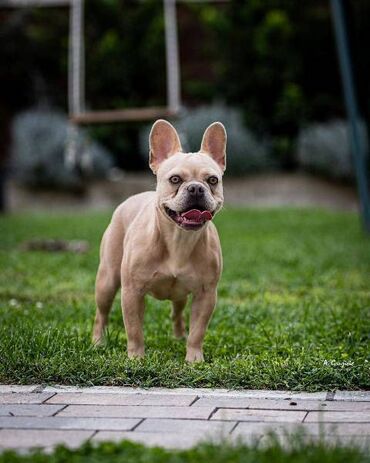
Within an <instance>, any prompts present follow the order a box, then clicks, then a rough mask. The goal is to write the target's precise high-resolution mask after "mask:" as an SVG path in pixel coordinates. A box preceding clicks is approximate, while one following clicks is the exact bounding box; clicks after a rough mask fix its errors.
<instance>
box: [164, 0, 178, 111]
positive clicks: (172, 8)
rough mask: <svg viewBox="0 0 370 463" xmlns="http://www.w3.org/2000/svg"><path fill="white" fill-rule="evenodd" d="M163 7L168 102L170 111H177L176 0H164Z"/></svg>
mask: <svg viewBox="0 0 370 463" xmlns="http://www.w3.org/2000/svg"><path fill="white" fill-rule="evenodd" d="M163 8H164V22H165V40H166V65H167V102H168V103H167V104H168V106H169V109H170V111H173V112H175V113H176V112H178V111H179V110H180V107H181V95H180V85H181V84H180V65H179V47H178V38H177V16H176V0H163Z"/></svg>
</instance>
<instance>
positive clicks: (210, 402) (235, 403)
mask: <svg viewBox="0 0 370 463" xmlns="http://www.w3.org/2000/svg"><path fill="white" fill-rule="evenodd" d="M198 407H199V408H201V407H219V408H220V407H222V408H250V409H252V408H253V409H254V408H255V409H266V410H268V409H271V410H306V411H309V410H348V411H351V410H353V411H355V410H358V411H361V410H370V402H349V401H342V402H339V401H338V402H335V401H322V400H299V399H297V400H293V399H292V400H284V399H253V398H250V399H248V398H242V397H230V398H227V397H201V398H200V399H198V400H197V401H196V402H195V403H194V404H193V405H192V406H191V408H198Z"/></svg>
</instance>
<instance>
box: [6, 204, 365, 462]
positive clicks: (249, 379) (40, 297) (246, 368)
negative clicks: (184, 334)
mask: <svg viewBox="0 0 370 463" xmlns="http://www.w3.org/2000/svg"><path fill="white" fill-rule="evenodd" d="M108 221H109V215H108V214H101V213H100V214H97V213H95V214H86V215H78V216H77V215H66V216H59V215H52V214H50V215H48V216H46V215H43V216H41V215H40V216H31V215H22V216H9V217H3V218H1V219H0V382H1V383H18V384H27V383H59V384H61V383H63V384H80V385H93V384H94V385H133V386H142V387H150V386H167V387H179V386H188V387H227V388H256V389H260V388H271V389H295V390H297V389H304V390H308V391H318V390H334V389H360V388H362V389H369V387H370V358H369V351H370V347H369V346H370V343H369V333H370V291H369V282H370V278H369V277H370V241H369V239H368V238H366V237H365V236H364V235H363V233H362V231H361V229H360V225H359V222H358V218H357V216H355V215H354V214H350V213H331V212H324V211H318V210H293V209H290V210H289V209H277V210H270V211H266V210H242V209H229V210H225V211H223V212H222V213H221V214H220V216H219V217H218V218H217V226H218V229H219V233H220V236H221V241H222V246H223V254H224V273H223V277H222V281H221V283H220V285H219V301H218V305H217V309H216V311H215V314H214V317H213V319H212V322H211V324H210V327H209V330H208V332H207V335H206V340H205V358H206V362H205V363H204V364H201V365H188V364H186V363H184V356H185V344H184V343H183V342H179V341H176V340H175V339H174V338H173V336H172V328H171V322H170V304H169V303H167V302H164V303H163V302H159V301H156V300H154V299H150V298H148V305H147V311H146V315H145V338H146V352H147V354H146V358H145V359H144V360H142V361H132V360H128V359H127V356H126V352H125V348H126V337H125V333H124V330H123V327H122V316H121V311H120V307H119V300H118V299H117V300H116V302H115V306H114V309H113V311H112V316H111V323H110V331H109V336H108V342H107V345H106V346H105V347H103V348H101V349H94V348H93V347H92V346H91V344H90V335H91V329H92V321H93V316H94V297H93V292H94V291H93V288H94V278H95V272H96V269H97V265H98V246H99V240H100V237H101V235H102V232H103V230H104V228H105V227H106V225H107V223H108ZM32 237H58V238H67V239H87V240H88V241H89V243H90V245H91V249H90V251H89V252H88V253H87V254H84V255H76V254H71V253H45V252H37V251H28V252H26V251H22V250H21V249H20V247H19V245H20V243H22V242H23V241H24V240H26V239H30V238H32ZM187 310H189V309H187ZM184 461H185V460H184Z"/></svg>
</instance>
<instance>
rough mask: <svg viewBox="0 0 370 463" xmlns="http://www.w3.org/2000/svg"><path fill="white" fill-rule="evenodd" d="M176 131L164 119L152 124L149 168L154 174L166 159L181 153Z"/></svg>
mask: <svg viewBox="0 0 370 463" xmlns="http://www.w3.org/2000/svg"><path fill="white" fill-rule="evenodd" d="M181 150H182V148H181V143H180V139H179V136H178V135H177V132H176V129H175V128H174V127H173V125H171V124H170V123H169V122H167V121H165V120H164V119H159V120H158V121H156V122H154V124H153V127H152V130H151V131H150V135H149V166H150V168H151V169H152V171H153V173H154V174H156V173H157V170H158V167H159V165H160V164H161V162H163V161H164V160H165V159H167V158H168V157H170V156H172V155H173V154H175V153H178V152H179V151H181Z"/></svg>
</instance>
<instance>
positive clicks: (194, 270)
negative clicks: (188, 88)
mask: <svg viewBox="0 0 370 463" xmlns="http://www.w3.org/2000/svg"><path fill="white" fill-rule="evenodd" d="M226 138H227V136H226V131H225V128H224V126H223V125H222V124H221V123H220V122H214V123H213V124H211V125H210V126H209V127H208V128H207V130H206V131H205V133H204V135H203V139H202V143H201V148H200V151H199V152H197V153H184V152H183V151H182V148H181V143H180V139H179V136H178V134H177V132H176V130H175V128H174V127H173V126H172V125H171V124H170V123H169V122H167V121H165V120H158V121H156V122H155V123H154V125H153V127H152V130H151V132H150V136H149V146H150V153H149V158H150V159H149V165H150V168H151V170H152V171H153V173H154V174H155V175H156V177H157V187H156V191H147V192H145V193H140V194H137V195H134V196H132V197H130V198H128V199H127V200H126V201H124V202H123V203H122V204H121V205H120V206H118V208H117V209H116V210H115V212H114V213H113V217H112V220H111V222H110V224H109V226H108V228H107V229H106V231H105V233H104V235H103V238H102V242H101V248H100V265H99V268H98V272H97V277H96V305H97V310H96V318H95V325H94V331H93V342H94V343H95V344H99V343H100V342H101V341H102V339H103V335H104V330H105V328H106V326H107V323H108V315H109V311H110V309H111V306H112V302H113V299H114V296H115V294H116V292H117V290H118V288H119V287H120V286H121V303H122V312H123V319H124V325H125V329H126V334H127V352H128V357H129V358H135V357H136V358H140V357H143V356H144V335H143V321H144V310H145V306H144V297H145V295H146V294H150V295H152V296H154V297H155V298H157V299H160V300H163V299H169V300H171V301H172V321H173V330H174V335H175V337H177V338H185V337H186V330H185V320H184V316H183V310H184V308H185V305H186V302H187V299H188V296H189V295H192V306H191V316H190V329H189V335H188V337H187V345H186V360H187V361H188V362H201V361H203V339H204V336H205V332H206V329H207V326H208V323H209V321H210V318H211V316H212V312H213V310H214V308H215V305H216V299H217V284H218V281H219V278H220V275H221V271H222V254H221V246H220V241H219V237H218V233H217V230H216V227H215V225H214V224H213V222H212V219H213V218H214V216H215V214H216V213H217V212H218V211H219V210H220V209H221V207H222V205H223V189H222V176H223V173H224V171H225V167H226V152H225V151H226Z"/></svg>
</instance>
